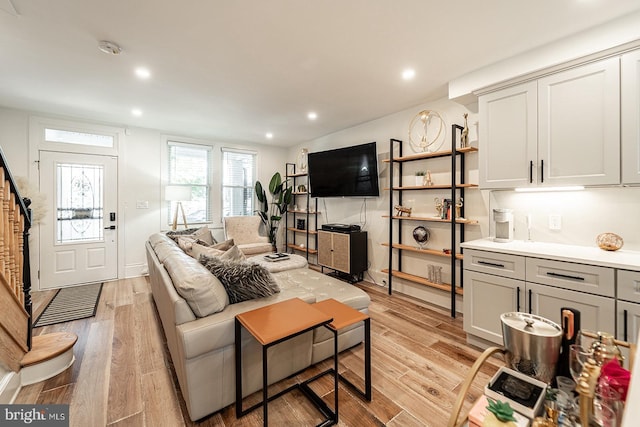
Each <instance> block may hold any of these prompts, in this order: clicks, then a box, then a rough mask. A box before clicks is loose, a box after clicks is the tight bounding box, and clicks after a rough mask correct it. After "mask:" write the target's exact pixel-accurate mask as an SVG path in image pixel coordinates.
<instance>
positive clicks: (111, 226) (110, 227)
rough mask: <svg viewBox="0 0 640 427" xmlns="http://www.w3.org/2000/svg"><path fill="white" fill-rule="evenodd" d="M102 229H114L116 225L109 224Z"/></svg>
mask: <svg viewBox="0 0 640 427" xmlns="http://www.w3.org/2000/svg"><path fill="white" fill-rule="evenodd" d="M104 229H105V230H115V229H116V226H115V225H110V226H108V227H105V228H104Z"/></svg>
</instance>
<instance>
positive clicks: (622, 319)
mask: <svg viewBox="0 0 640 427" xmlns="http://www.w3.org/2000/svg"><path fill="white" fill-rule="evenodd" d="M616 320H617V327H618V328H617V334H616V335H617V336H616V338H618V339H619V340H621V341H628V342H631V343H636V344H637V343H638V333H640V304H638V303H633V302H627V301H620V300H618V316H617V319H616ZM620 351H621V352H622V356H623V357H624V358H625V360H624V367H625V368H627V369H630V367H629V349H628V348H626V347H622V346H621V347H620ZM636 357H638V356H636Z"/></svg>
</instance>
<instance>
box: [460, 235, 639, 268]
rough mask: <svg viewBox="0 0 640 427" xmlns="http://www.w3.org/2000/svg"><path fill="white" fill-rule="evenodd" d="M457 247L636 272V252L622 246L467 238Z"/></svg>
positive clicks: (637, 260)
mask: <svg viewBox="0 0 640 427" xmlns="http://www.w3.org/2000/svg"><path fill="white" fill-rule="evenodd" d="M460 246H461V247H463V248H465V249H478V250H483V251H490V252H500V253H505V254H511V255H522V256H528V257H534V258H545V259H552V260H557V261H569V262H576V263H581V264H590V265H598V266H602V267H612V268H620V269H627V270H637V271H640V252H635V251H625V250H624V248H623V249H620V250H617V251H605V250H602V249H600V248H598V247H597V246H575V245H564V244H560V243H543V242H528V241H523V240H514V241H512V242H509V243H498V242H494V241H493V239H491V238H488V239H478V240H471V241H468V242H464V243H462V244H461V245H460Z"/></svg>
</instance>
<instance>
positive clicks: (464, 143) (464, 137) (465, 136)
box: [460, 113, 469, 148]
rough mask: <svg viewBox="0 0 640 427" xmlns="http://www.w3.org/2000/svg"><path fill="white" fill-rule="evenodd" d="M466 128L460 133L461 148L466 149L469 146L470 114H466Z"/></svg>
mask: <svg viewBox="0 0 640 427" xmlns="http://www.w3.org/2000/svg"><path fill="white" fill-rule="evenodd" d="M463 116H464V127H463V128H462V132H461V133H460V148H466V147H468V146H469V125H468V124H467V117H468V116H469V114H467V113H464V115H463Z"/></svg>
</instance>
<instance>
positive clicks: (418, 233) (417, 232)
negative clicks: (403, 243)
mask: <svg viewBox="0 0 640 427" xmlns="http://www.w3.org/2000/svg"><path fill="white" fill-rule="evenodd" d="M413 239H414V240H415V241H416V243H418V244H419V245H420V247H422V245H424V244H425V243H427V242H428V241H429V230H427V229H426V228H424V227H423V226H418V227H416V228H414V229H413Z"/></svg>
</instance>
